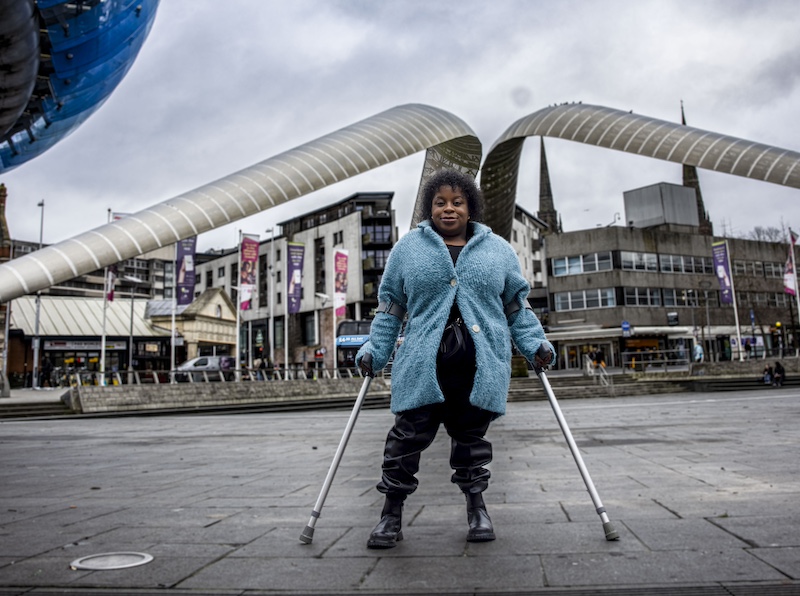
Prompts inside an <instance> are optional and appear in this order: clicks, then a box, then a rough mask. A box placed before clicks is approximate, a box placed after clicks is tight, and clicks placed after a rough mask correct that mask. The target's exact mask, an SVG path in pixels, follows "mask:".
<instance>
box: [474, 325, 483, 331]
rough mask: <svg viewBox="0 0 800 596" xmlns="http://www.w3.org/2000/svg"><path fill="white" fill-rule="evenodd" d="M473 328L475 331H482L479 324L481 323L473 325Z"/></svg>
mask: <svg viewBox="0 0 800 596" xmlns="http://www.w3.org/2000/svg"><path fill="white" fill-rule="evenodd" d="M472 330H473V331H474V332H475V333H480V331H481V328H480V326H479V325H473V326H472Z"/></svg>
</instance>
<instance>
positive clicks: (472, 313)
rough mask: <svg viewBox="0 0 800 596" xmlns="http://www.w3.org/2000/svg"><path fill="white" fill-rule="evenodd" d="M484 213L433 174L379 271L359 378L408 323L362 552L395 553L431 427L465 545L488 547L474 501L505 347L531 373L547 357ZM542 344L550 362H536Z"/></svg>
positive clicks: (500, 408)
mask: <svg viewBox="0 0 800 596" xmlns="http://www.w3.org/2000/svg"><path fill="white" fill-rule="evenodd" d="M482 211H483V209H482V199H481V194H480V190H479V189H478V187H477V186H476V185H475V182H474V181H473V179H472V178H471V177H469V176H467V175H465V174H462V173H460V172H456V171H453V170H441V171H439V172H437V173H435V174H434V175H433V176H432V177H431V178H430V179H429V181H428V182H427V183H426V184H425V185H424V188H423V190H422V217H421V219H422V222H421V223H420V224H419V225H418V226H417V228H416V229H414V230H412V231H410V232H409V233H408V234H406V235H405V236H404V237H403V238H401V239H400V240H399V241H398V242H397V244H396V245H395V247H394V248H393V249H392V252H391V254H390V256H389V260H388V262H387V264H386V268H385V270H384V273H383V278H382V281H381V284H380V288H379V290H378V299H379V300H380V304H379V306H378V311H377V314H376V316H375V318H374V319H373V321H372V326H371V330H370V336H369V337H370V339H369V341H367V342H366V343H365V344H364V345H363V346H362V347H361V348H360V349H359V351H358V353H357V355H356V364H357V365H358V366H359V367H360V369H361V370H362V372H364V373H365V374H369V375H372V374H374V373H375V372H378V371H380V370H381V369H383V368H384V367H385V366H386V364H387V362H388V361H389V358H390V356H391V355H392V352H393V350H394V348H395V345H396V341H397V338H398V335H399V333H400V330H401V327H402V324H403V320H404V318H405V317H407V322H406V325H405V337H404V341H403V343H402V344H401V345H400V347H399V348H397V352H396V353H395V356H394V362H393V365H392V397H391V410H392V413H394V414H395V421H394V426H393V427H392V428H391V430H390V431H389V433H388V436H387V438H386V444H385V447H384V455H383V464H382V475H381V480H380V482H379V483H378V485H377V487H376V488H377V490H378V491H379V492H381V493H383V494H384V495H385V501H384V505H383V510H382V512H381V519H380V522H379V523H378V525H377V526H375V528H374V530H373V531H372V533H371V534H370V536H369V539H368V541H367V547H368V548H392V547H394V546H396V543H397V541H399V540H402V539H403V533H402V509H403V503H404V501H405V500H406V498H407V497H408V496H409V495H410V494H412V493H413V492H414V491H415V490H416V488H417V485H418V481H417V479H416V478H415V474H416V473H417V471H418V470H419V462H420V456H421V453H422V451H424V450H425V449H426V448H427V447H428V446H429V445H430V444H431V443H432V442H433V439H434V437H435V436H436V432H437V431H438V429H439V425H440V424H444V426H445V429H446V431H447V433H448V435H449V436H450V439H451V441H450V445H451V451H450V466H451V468H452V469H453V470H454V473H453V475H452V477H451V481H452V482H454V483H455V484H457V485H458V487H459V488H460V489H461V491H462V492H463V493H464V494H465V496H466V502H467V522H468V526H469V529H468V533H467V540H468V541H470V542H483V541H488V540H494V539H495V534H494V528H493V526H492V522H491V519H490V518H489V514H488V513H487V511H486V505H485V503H484V501H483V496H482V493H483V491H484V490H486V488H487V486H488V484H489V477H490V472H489V470H488V469H487V468H486V466H487V464H489V462H490V461H491V459H492V445H491V443H490V442H489V441H488V440H487V439H486V438H485V435H486V432H487V430H488V428H489V425H490V423H491V422H492V420H494V419H496V418H498V417H499V416H501V415H503V414H504V413H505V409H506V399H507V395H508V388H509V382H510V378H511V340H512V339H513V340H514V344H515V345H516V346H517V348H518V349H519V351H520V352H521V353H522V354H523V355H524V356H525V357H526V358H527V359H528V360H529V361H531V362H534V364H535V365H536V366H539V367H544V366H547V365H548V364H550V363H551V362H553V361H554V360H555V351H554V350H553V346H552V345H551V344H550V342H548V341H547V340H546V339H545V334H544V330H543V328H542V325H541V323H540V322H539V320H538V319H537V318H536V315H534V314H533V311H532V310H529V309H528V308H527V301H526V300H527V296H528V292H529V291H530V289H529V286H528V283H527V281H526V280H525V278H524V277H523V276H522V273H521V271H520V266H519V260H518V259H517V256H516V254H515V252H514V250H513V248H512V247H511V245H510V244H509V243H508V242H506V241H505V240H504V239H502V238H501V237H499V236H497V235H495V234H494V233H492V231H491V229H490V228H488V227H487V226H485V225H483V224H481V223H479V222H480V221H481V215H482ZM542 345H544V346H545V347H546V352H547V354H546V356H544V357H542V358H540V357H539V356H538V355H537V351H538V350H539V348H540V346H542Z"/></svg>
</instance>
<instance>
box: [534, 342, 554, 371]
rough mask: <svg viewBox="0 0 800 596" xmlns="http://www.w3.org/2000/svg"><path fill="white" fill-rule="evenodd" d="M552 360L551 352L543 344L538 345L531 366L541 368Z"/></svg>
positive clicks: (548, 364)
mask: <svg viewBox="0 0 800 596" xmlns="http://www.w3.org/2000/svg"><path fill="white" fill-rule="evenodd" d="M552 361H553V353H552V352H551V351H550V348H548V347H547V346H546V345H545V344H542V345H541V346H539V349H538V350H537V351H536V354H535V355H534V357H533V366H534V367H535V368H537V369H543V368H546V367H548V366H550V363H551V362H552Z"/></svg>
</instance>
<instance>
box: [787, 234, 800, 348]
mask: <svg viewBox="0 0 800 596" xmlns="http://www.w3.org/2000/svg"><path fill="white" fill-rule="evenodd" d="M794 245H795V240H794V232H792V228H789V254H790V255H792V271H794V299H795V301H796V302H797V319H798V321H800V291H798V288H797V285H798V279H797V277H798V274H797V261H796V259H795V256H794ZM792 324H794V323H792ZM795 335H797V328H795ZM795 342H796V345H797V351H796V352H795V354H800V341H798V340H797V338H796V337H795Z"/></svg>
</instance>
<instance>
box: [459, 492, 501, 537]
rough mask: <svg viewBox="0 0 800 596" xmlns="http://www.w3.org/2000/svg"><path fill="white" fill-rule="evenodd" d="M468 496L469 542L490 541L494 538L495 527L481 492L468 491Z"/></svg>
mask: <svg viewBox="0 0 800 596" xmlns="http://www.w3.org/2000/svg"><path fill="white" fill-rule="evenodd" d="M466 496H467V523H468V524H469V532H467V542H488V541H490V540H494V538H495V536H494V528H493V527H492V520H491V519H489V514H488V513H487V512H486V505H485V504H484V502H483V496H482V495H481V493H466Z"/></svg>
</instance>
